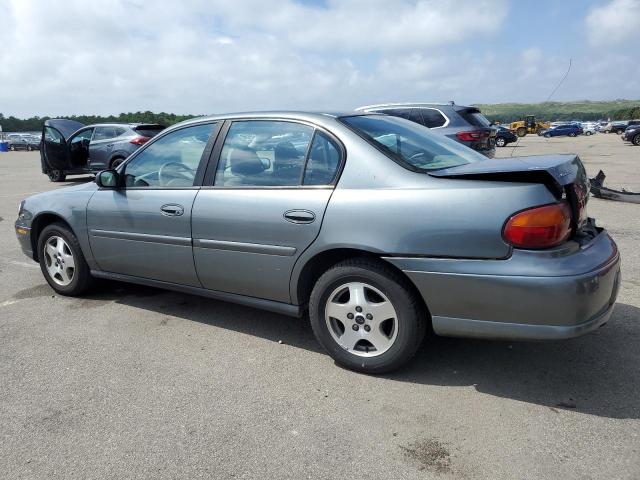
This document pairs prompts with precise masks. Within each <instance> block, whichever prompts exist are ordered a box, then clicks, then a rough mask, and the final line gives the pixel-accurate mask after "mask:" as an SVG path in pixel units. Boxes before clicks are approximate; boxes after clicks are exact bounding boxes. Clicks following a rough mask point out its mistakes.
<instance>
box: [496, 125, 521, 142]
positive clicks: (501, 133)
mask: <svg viewBox="0 0 640 480" xmlns="http://www.w3.org/2000/svg"><path fill="white" fill-rule="evenodd" d="M494 127H495V128H497V131H496V147H504V146H506V145H508V144H510V143H513V142H517V141H518V136H517V135H516V134H515V133H513V132H512V131H511V130H509V129H508V128H507V127H504V126H502V125H494Z"/></svg>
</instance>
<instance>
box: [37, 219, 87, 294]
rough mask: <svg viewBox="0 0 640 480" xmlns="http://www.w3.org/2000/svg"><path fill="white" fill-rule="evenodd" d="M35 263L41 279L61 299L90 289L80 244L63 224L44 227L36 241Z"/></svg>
mask: <svg viewBox="0 0 640 480" xmlns="http://www.w3.org/2000/svg"><path fill="white" fill-rule="evenodd" d="M38 259H39V261H40V270H42V274H43V275H44V278H45V279H46V280H47V282H48V283H49V285H51V288H53V289H54V290H55V291H56V292H57V293H59V294H60V295H68V296H77V295H80V294H82V293H84V292H85V291H87V290H88V289H89V288H90V287H91V286H92V285H93V282H94V279H93V277H92V276H91V271H90V270H89V265H87V262H86V260H85V258H84V255H83V254H82V249H81V248H80V243H79V242H78V239H77V238H76V236H75V235H74V234H73V232H72V231H71V230H69V228H68V227H67V226H66V225H64V224H62V223H52V224H51V225H47V226H46V227H44V229H43V230H42V233H40V237H39V238H38Z"/></svg>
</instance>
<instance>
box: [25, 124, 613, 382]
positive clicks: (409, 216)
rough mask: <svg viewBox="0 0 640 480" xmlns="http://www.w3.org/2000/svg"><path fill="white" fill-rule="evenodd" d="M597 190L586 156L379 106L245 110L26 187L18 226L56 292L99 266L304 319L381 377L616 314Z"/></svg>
mask: <svg viewBox="0 0 640 480" xmlns="http://www.w3.org/2000/svg"><path fill="white" fill-rule="evenodd" d="M44 148H47V147H46V144H45V147H44ZM45 153H46V152H45ZM588 190H589V189H588V180H587V176H586V173H585V169H584V167H583V165H582V163H581V162H580V160H579V158H578V157H577V156H576V155H546V156H537V157H520V158H511V159H495V160H490V159H487V158H486V157H484V156H482V155H480V154H479V153H477V152H475V151H473V150H471V149H468V148H466V147H464V146H462V145H460V144H458V143H456V142H454V141H453V140H449V139H447V138H443V137H441V136H438V135H435V134H433V133H431V132H429V130H427V129H426V128H424V127H422V126H420V125H417V124H415V123H413V122H411V121H409V120H405V119H402V118H395V117H391V116H386V115H381V114H344V115H339V114H314V113H291V112H290V113H287V112H280V113H257V114H250V113H244V114H236V115H224V116H215V117H208V118H200V119H197V120H191V121H188V122H185V123H181V124H178V125H175V126H173V127H172V128H169V129H167V130H165V131H163V132H162V133H161V134H159V135H158V136H156V137H155V138H154V139H153V140H151V141H149V142H148V143H147V144H145V145H144V146H143V147H142V148H140V149H139V150H137V151H136V152H135V153H134V154H133V155H131V157H129V158H128V159H127V160H126V161H125V162H124V163H123V164H122V165H120V166H119V167H118V168H116V169H111V170H104V171H102V172H100V173H99V174H98V175H97V176H96V180H95V183H93V182H92V183H88V184H84V185H80V186H74V187H68V188H60V189H57V190H54V191H51V192H47V193H42V194H39V195H34V196H32V197H29V198H27V199H26V200H24V201H23V202H22V203H21V204H20V209H19V214H18V219H17V221H16V224H15V228H16V234H17V236H18V240H19V242H20V245H21V246H22V250H23V251H24V253H25V254H26V255H27V256H29V257H30V258H32V259H33V260H34V261H36V262H39V263H40V267H41V269H42V273H43V275H44V277H45V278H46V280H47V282H49V284H50V285H51V287H52V288H53V289H54V290H55V291H56V292H58V293H59V294H62V295H72V296H75V295H81V294H82V293H83V292H85V291H86V290H87V289H88V288H90V287H91V285H92V282H93V280H94V279H96V278H104V279H114V280H120V281H125V282H132V283H138V284H144V285H151V286H156V287H161V288H166V289H172V290H178V291H181V292H186V293H192V294H197V295H203V296H206V297H211V298H214V299H219V300H224V301H231V302H236V303H240V304H244V305H248V306H251V307H257V308H262V309H265V310H270V311H274V312H279V313H282V314H287V315H293V316H301V315H303V314H304V313H305V312H306V311H308V312H309V317H310V320H311V326H312V328H313V331H314V333H315V335H316V337H317V339H318V341H319V342H320V343H321V344H322V346H323V347H324V348H325V349H326V350H327V352H328V353H329V355H331V357H333V358H334V359H335V361H336V362H337V363H338V364H340V365H342V366H345V367H347V368H350V369H353V370H358V371H363V372H371V373H382V372H387V371H390V370H393V369H396V368H398V367H399V366H401V365H402V364H404V363H405V362H407V361H408V360H409V359H410V358H411V357H412V356H413V355H414V353H415V352H416V350H417V349H418V347H419V346H420V344H421V342H422V340H423V337H424V336H425V333H426V332H433V333H435V334H436V335H444V336H453V337H481V338H493V339H511V340H552V339H565V338H569V337H575V336H578V335H582V334H585V333H587V332H590V331H592V330H595V329H596V328H598V327H600V326H601V325H603V324H604V323H606V322H607V320H608V319H609V317H610V315H611V312H612V309H613V305H614V302H615V299H616V295H617V291H618V285H619V281H620V280H619V279H620V273H619V268H620V267H619V266H620V257H619V254H618V250H617V247H616V244H615V243H614V241H613V240H612V238H611V237H610V236H609V235H608V233H607V232H606V231H605V230H603V229H602V228H599V227H597V226H596V224H595V221H594V220H593V219H592V218H589V217H588V216H587V214H586V203H587V195H588Z"/></svg>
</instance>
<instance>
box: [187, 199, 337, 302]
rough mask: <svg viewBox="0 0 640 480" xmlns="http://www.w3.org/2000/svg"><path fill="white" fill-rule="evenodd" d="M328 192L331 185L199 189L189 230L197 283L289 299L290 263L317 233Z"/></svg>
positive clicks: (255, 294) (327, 200)
mask: <svg viewBox="0 0 640 480" xmlns="http://www.w3.org/2000/svg"><path fill="white" fill-rule="evenodd" d="M332 192H333V190H332V189H331V188H319V189H304V188H293V189H260V188H256V189H250V188H241V189H225V188H220V189H203V190H201V191H200V192H199V193H198V196H197V197H196V200H195V202H194V205H193V215H192V230H193V245H194V248H193V256H194V259H195V263H196V269H197V272H198V277H199V279H200V281H201V282H202V285H203V286H204V287H205V288H209V289H212V290H219V291H223V292H229V293H237V294H241V295H249V296H252V297H258V298H264V299H269V300H276V301H280V302H290V301H291V298H290V294H289V280H290V277H291V271H292V269H293V265H294V264H295V262H296V260H297V259H298V257H299V256H300V254H301V253H302V252H303V251H304V250H305V249H306V248H307V247H308V246H309V245H310V244H311V243H312V242H313V241H314V240H315V238H316V237H317V236H318V233H319V231H320V226H321V224H322V218H323V216H324V212H325V209H326V206H327V203H328V202H329V198H330V197H331V193H332ZM288 212H289V217H290V218H289V219H287V218H285V214H286V213H288ZM309 222H310V223H309Z"/></svg>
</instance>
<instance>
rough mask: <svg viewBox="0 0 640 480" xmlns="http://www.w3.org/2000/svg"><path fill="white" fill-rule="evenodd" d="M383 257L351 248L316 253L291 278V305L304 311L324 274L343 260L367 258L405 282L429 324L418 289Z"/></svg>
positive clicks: (429, 315) (375, 253)
mask: <svg viewBox="0 0 640 480" xmlns="http://www.w3.org/2000/svg"><path fill="white" fill-rule="evenodd" d="M383 256H384V254H382V253H380V252H375V251H372V250H366V249H362V248H352V247H335V248H328V249H325V250H323V251H321V252H317V253H316V254H314V255H313V256H312V257H311V258H309V259H307V260H306V261H305V262H304V265H303V266H302V268H301V269H300V270H299V274H298V275H297V276H296V277H295V278H292V287H293V288H292V289H291V294H292V300H293V303H294V304H297V305H302V306H303V308H304V309H306V308H307V305H308V303H309V297H310V296H311V290H313V287H314V285H315V284H316V282H317V281H318V279H319V278H320V276H321V275H322V274H323V273H324V272H326V271H327V270H329V269H330V268H331V267H332V266H334V265H336V264H337V263H339V262H341V261H343V260H347V259H351V258H367V259H372V260H376V261H379V262H380V263H382V264H384V265H385V267H387V268H389V269H391V270H394V271H395V272H396V273H397V274H398V275H400V277H401V278H403V279H404V280H405V281H406V286H407V287H408V288H409V289H411V291H412V292H413V293H414V295H415V296H416V298H417V299H418V302H419V303H420V305H421V307H422V308H423V311H424V312H426V314H427V317H428V318H429V322H430V320H431V314H430V313H429V307H428V306H427V304H426V302H425V300H424V298H423V296H422V295H421V294H420V292H419V291H418V288H417V287H416V286H415V284H414V283H413V282H412V281H411V279H410V278H409V277H408V276H407V275H406V274H405V273H404V272H403V271H402V270H400V269H399V268H398V267H396V266H395V265H393V264H391V263H390V262H387V261H386V260H385V259H384V258H383Z"/></svg>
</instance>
